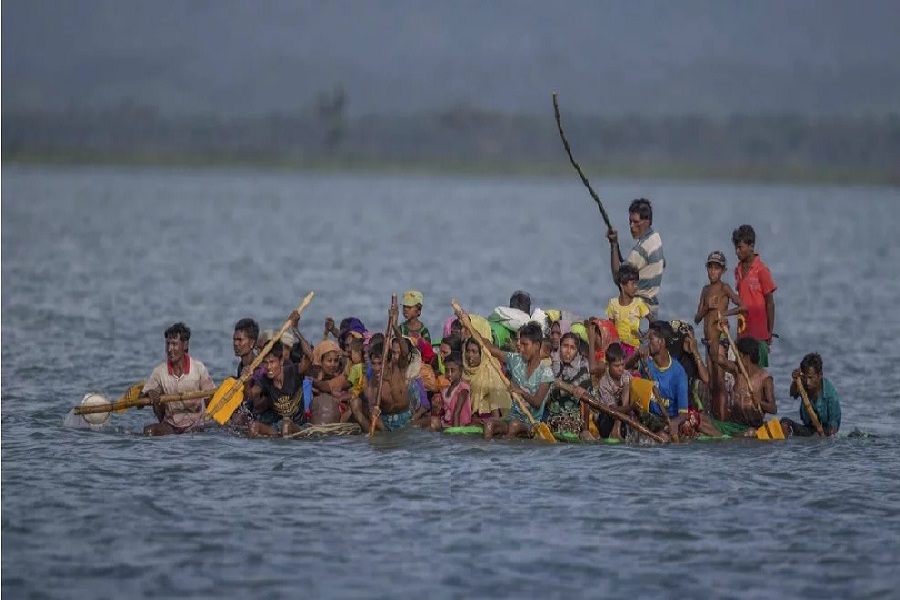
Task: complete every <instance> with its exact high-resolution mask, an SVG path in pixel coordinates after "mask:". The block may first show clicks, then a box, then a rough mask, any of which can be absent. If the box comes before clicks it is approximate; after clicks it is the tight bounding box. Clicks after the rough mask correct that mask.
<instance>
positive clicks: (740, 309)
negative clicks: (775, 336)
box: [722, 283, 771, 331]
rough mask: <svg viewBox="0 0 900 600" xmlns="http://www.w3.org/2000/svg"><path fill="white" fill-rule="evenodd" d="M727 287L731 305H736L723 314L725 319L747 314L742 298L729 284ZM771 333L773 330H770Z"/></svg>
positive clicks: (726, 290)
mask: <svg viewBox="0 0 900 600" xmlns="http://www.w3.org/2000/svg"><path fill="white" fill-rule="evenodd" d="M724 285H725V293H726V294H728V298H729V299H730V300H731V303H732V304H734V308H732V309H731V310H726V311H725V312H724V313H722V316H723V317H733V316H735V315H742V314H744V315H745V314H747V307H746V306H744V303H743V302H741V297H740V296H738V295H737V294H736V293H735V291H734V290H733V289H731V286H730V285H728V284H727V283H726V284H724ZM769 331H771V329H770V330H769Z"/></svg>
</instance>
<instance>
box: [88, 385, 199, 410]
mask: <svg viewBox="0 0 900 600" xmlns="http://www.w3.org/2000/svg"><path fill="white" fill-rule="evenodd" d="M215 391H216V390H197V391H195V392H182V393H180V394H165V395H163V396H160V397H159V401H160V403H162V404H166V403H168V402H180V401H182V400H199V399H200V398H209V397H211V396H212V395H213V394H214V393H215ZM151 404H153V403H152V402H151V401H150V398H148V397H146V396H144V397H142V398H137V399H135V400H122V401H120V402H111V403H109V404H95V405H93V406H76V407H75V409H74V411H73V413H74V414H76V415H92V414H96V413H106V412H112V411H114V410H120V409H125V408H132V407H137V406H150V405H151Z"/></svg>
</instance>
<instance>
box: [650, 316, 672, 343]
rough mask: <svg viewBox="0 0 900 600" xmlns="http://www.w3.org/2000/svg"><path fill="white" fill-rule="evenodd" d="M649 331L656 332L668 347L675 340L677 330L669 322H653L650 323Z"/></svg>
mask: <svg viewBox="0 0 900 600" xmlns="http://www.w3.org/2000/svg"><path fill="white" fill-rule="evenodd" d="M649 331H655V332H656V334H657V335H658V336H659V337H661V338H662V339H663V341H665V342H666V347H667V348H668V346H669V345H670V344H671V343H672V340H673V339H675V330H674V329H672V325H671V324H670V323H669V322H668V321H653V322H652V323H650V328H649Z"/></svg>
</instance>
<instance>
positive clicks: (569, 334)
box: [547, 331, 581, 348]
mask: <svg viewBox="0 0 900 600" xmlns="http://www.w3.org/2000/svg"><path fill="white" fill-rule="evenodd" d="M547 339H549V338H547ZM564 340H572V341H573V342H575V347H576V348H578V346H579V345H580V344H581V338H580V337H578V336H577V335H576V334H574V333H572V332H571V331H567V332H565V333H564V334H562V337H561V338H559V346H560V347H562V343H563V341H564Z"/></svg>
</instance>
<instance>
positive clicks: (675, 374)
mask: <svg viewBox="0 0 900 600" xmlns="http://www.w3.org/2000/svg"><path fill="white" fill-rule="evenodd" d="M669 360H670V363H669V366H668V367H666V368H665V369H660V368H659V367H658V366H656V363H655V362H653V361H652V360H648V361H647V363H646V364H647V367H648V368H649V369H650V373H649V375H650V377H651V378H652V379H653V380H654V381H655V382H656V387H657V388H659V393H660V394H661V395H662V399H663V403H664V404H667V406H668V413H669V418H672V417H677V416H678V413H686V412H687V411H688V377H687V373H686V372H685V370H684V367H682V366H681V363H680V362H678V361H677V360H675V359H674V358H672V357H671V356H669ZM641 373H643V374H644V375H647V373H646V372H645V371H644V364H643V363H642V364H641ZM650 412H651V413H653V414H655V415H660V416H662V411H661V410H660V406H659V404H658V403H657V402H656V401H654V402H651V403H650Z"/></svg>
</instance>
